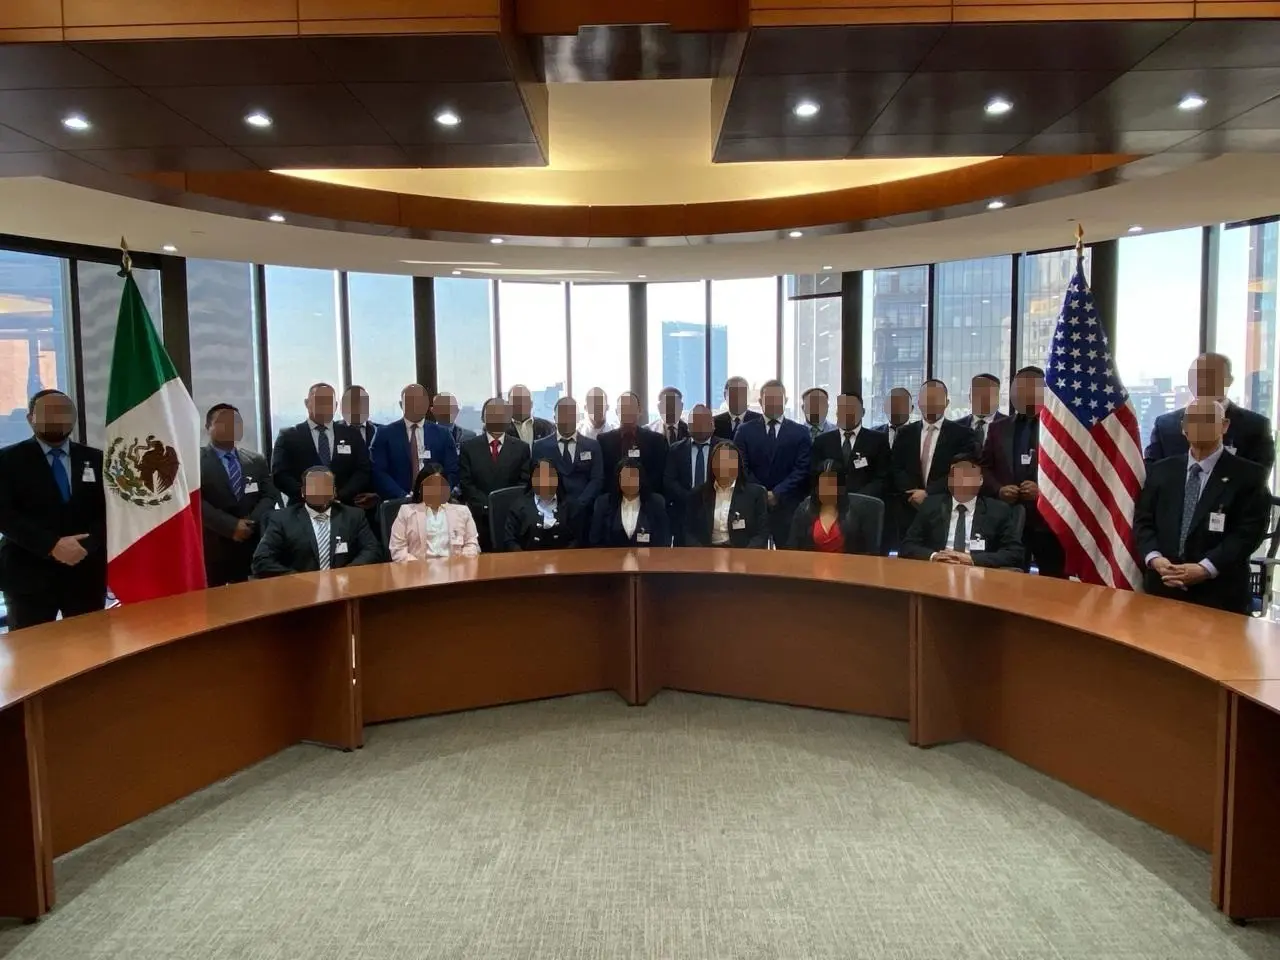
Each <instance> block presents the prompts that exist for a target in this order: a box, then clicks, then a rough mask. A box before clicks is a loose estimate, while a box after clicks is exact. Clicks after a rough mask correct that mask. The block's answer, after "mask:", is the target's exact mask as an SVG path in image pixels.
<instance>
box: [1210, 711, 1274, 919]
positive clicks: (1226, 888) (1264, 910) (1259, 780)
mask: <svg viewBox="0 0 1280 960" xmlns="http://www.w3.org/2000/svg"><path fill="white" fill-rule="evenodd" d="M1228 696H1229V698H1230V703H1229V710H1230V722H1229V724H1228V729H1227V736H1228V749H1227V753H1228V760H1227V770H1226V781H1227V782H1226V811H1225V814H1226V818H1225V837H1224V849H1223V851H1222V878H1221V894H1222V897H1221V904H1220V905H1221V907H1222V911H1223V912H1224V913H1225V914H1226V915H1227V916H1229V917H1232V918H1234V919H1239V920H1243V919H1258V918H1262V917H1280V714H1276V713H1273V712H1272V711H1270V710H1268V709H1267V708H1266V707H1263V706H1260V705H1259V704H1256V703H1254V702H1253V701H1252V700H1249V699H1248V698H1247V697H1242V696H1240V695H1239V694H1237V693H1234V692H1233V693H1230V694H1228Z"/></svg>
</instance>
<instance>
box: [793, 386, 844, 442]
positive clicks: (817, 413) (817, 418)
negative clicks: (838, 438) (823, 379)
mask: <svg viewBox="0 0 1280 960" xmlns="http://www.w3.org/2000/svg"><path fill="white" fill-rule="evenodd" d="M800 406H801V408H802V409H803V410H804V420H805V423H806V424H807V425H808V427H809V436H810V437H811V438H813V439H814V440H817V439H818V438H819V437H820V436H822V435H823V434H824V433H827V432H828V431H830V430H834V429H835V425H834V424H833V423H831V422H830V421H829V420H827V414H828V413H829V412H830V411H831V397H830V395H828V393H827V391H826V390H824V389H823V388H822V387H810V388H809V389H808V390H806V391H805V392H804V393H803V394H801V395H800Z"/></svg>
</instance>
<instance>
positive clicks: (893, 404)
mask: <svg viewBox="0 0 1280 960" xmlns="http://www.w3.org/2000/svg"><path fill="white" fill-rule="evenodd" d="M884 414H885V416H886V417H887V418H888V419H887V420H886V422H884V423H882V424H880V425H879V426H877V427H873V428H872V429H873V430H875V431H876V432H877V433H880V434H883V435H884V438H885V441H886V442H887V443H888V444H889V454H890V458H891V462H890V469H889V479H888V480H886V481H885V485H884V486H885V492H884V496H883V497H882V499H883V500H884V535H883V537H882V539H881V541H880V551H881V553H885V554H888V553H891V552H892V551H894V550H897V549H898V544H900V543H901V542H902V535H903V534H904V533H905V532H906V530H907V525H908V524H910V522H911V517H910V515H909V509H908V507H907V502H906V493H905V491H903V490H901V489H899V488H898V485H897V478H896V477H895V476H894V472H893V466H892V455H893V448H894V445H895V444H897V442H898V436H899V435H900V434H901V433H902V431H903V430H904V429H905V428H906V426H907V424H908V423H910V422H911V391H910V390H908V389H907V388H906V387H894V388H893V389H892V390H890V391H889V395H888V396H887V397H885V400H884Z"/></svg>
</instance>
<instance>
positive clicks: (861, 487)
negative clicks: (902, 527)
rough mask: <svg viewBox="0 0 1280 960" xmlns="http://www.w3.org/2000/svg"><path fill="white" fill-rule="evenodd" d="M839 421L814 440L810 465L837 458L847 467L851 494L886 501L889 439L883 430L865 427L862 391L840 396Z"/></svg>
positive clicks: (847, 479)
mask: <svg viewBox="0 0 1280 960" xmlns="http://www.w3.org/2000/svg"><path fill="white" fill-rule="evenodd" d="M836 423H837V426H836V428H835V429H834V430H828V431H827V432H826V433H823V434H820V435H819V436H818V437H817V438H816V439H815V440H814V441H813V452H812V454H811V456H810V457H809V463H810V465H811V466H812V467H813V468H815V469H816V468H817V467H818V465H820V464H822V463H825V462H826V461H828V460H834V461H835V462H836V463H839V464H841V465H842V467H843V468H844V469H843V471H842V474H841V475H842V477H843V478H844V480H845V482H846V483H847V485H848V486H847V492H848V493H860V494H862V495H864V496H867V497H877V498H879V499H881V500H883V499H884V498H885V496H886V494H887V492H888V487H889V440H888V438H887V437H886V436H885V435H884V434H883V433H881V432H879V431H876V430H865V429H863V426H862V396H861V394H857V393H842V394H840V396H838V397H836Z"/></svg>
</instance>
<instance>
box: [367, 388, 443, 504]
mask: <svg viewBox="0 0 1280 960" xmlns="http://www.w3.org/2000/svg"><path fill="white" fill-rule="evenodd" d="M429 405H430V398H429V397H428V396H427V388H426V387H424V386H423V385H422V384H420V383H411V384H409V385H408V386H407V387H405V388H404V389H403V390H401V391H400V409H401V410H402V411H404V416H403V417H402V418H401V419H399V420H397V421H396V422H395V423H387V424H383V426H382V428H381V429H380V430H379V431H378V436H377V438H376V439H375V440H374V442H373V456H372V458H371V459H372V460H373V485H374V489H376V490H377V492H378V495H379V496H381V497H383V498H384V499H387V500H395V499H397V498H401V497H408V496H412V495H413V480H414V477H416V476H417V475H418V471H419V470H421V469H422V466H423V464H425V463H428V462H430V461H435V462H436V463H438V464H440V466H442V467H444V474H445V476H446V477H448V479H449V486H450V487H451V488H453V489H455V490H456V489H457V488H458V448H457V447H456V446H454V443H453V436H452V434H450V433H449V431H448V430H447V429H445V428H444V427H442V426H440V424H438V423H432V422H431V421H430V420H428V419H427V408H428V406H429Z"/></svg>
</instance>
